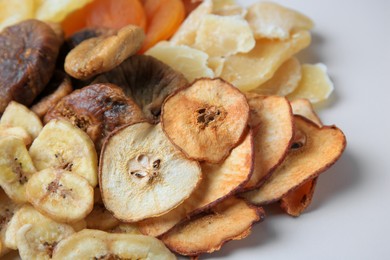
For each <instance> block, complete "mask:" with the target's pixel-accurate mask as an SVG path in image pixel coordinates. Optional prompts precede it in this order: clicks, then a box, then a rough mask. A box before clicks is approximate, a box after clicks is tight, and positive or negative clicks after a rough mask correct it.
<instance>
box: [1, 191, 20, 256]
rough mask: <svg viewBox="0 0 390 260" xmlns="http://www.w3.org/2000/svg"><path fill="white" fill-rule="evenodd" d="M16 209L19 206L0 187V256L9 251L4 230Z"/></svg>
mask: <svg viewBox="0 0 390 260" xmlns="http://www.w3.org/2000/svg"><path fill="white" fill-rule="evenodd" d="M18 209H19V206H18V205H17V204H16V203H14V202H13V201H12V200H11V199H10V198H9V197H8V196H7V195H6V194H5V192H4V191H3V190H2V189H0V220H1V221H0V257H1V256H3V255H5V254H7V253H8V252H9V251H10V249H9V248H8V247H7V246H6V245H5V232H6V231H7V229H8V225H9V222H10V221H11V218H12V217H13V215H14V213H15V212H16V211H17V210H18Z"/></svg>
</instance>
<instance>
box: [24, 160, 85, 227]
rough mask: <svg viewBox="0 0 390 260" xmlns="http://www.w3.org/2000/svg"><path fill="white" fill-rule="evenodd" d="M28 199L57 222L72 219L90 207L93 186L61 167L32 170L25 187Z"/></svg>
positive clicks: (83, 214) (74, 219)
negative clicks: (32, 173) (38, 170)
mask: <svg viewBox="0 0 390 260" xmlns="http://www.w3.org/2000/svg"><path fill="white" fill-rule="evenodd" d="M26 193H27V197H28V200H29V202H30V203H31V204H32V205H33V206H34V207H35V208H36V209H37V210H38V211H40V212H41V213H42V214H44V215H47V216H49V217H50V218H52V219H53V220H55V221H58V222H75V221H78V220H81V219H83V218H84V217H86V216H87V215H88V214H89V212H91V211H92V207H93V188H92V187H91V185H89V183H88V181H87V180H86V179H84V178H83V177H81V176H79V175H77V174H75V173H72V172H68V171H65V170H62V169H53V168H49V169H45V170H43V171H40V172H38V173H36V174H35V175H34V176H33V177H32V178H31V179H30V181H29V182H28V185H27V189H26Z"/></svg>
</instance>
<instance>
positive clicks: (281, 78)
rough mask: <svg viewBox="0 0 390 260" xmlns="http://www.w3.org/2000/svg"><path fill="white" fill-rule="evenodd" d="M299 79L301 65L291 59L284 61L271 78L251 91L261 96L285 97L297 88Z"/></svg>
mask: <svg viewBox="0 0 390 260" xmlns="http://www.w3.org/2000/svg"><path fill="white" fill-rule="evenodd" d="M301 78H302V72H301V64H300V63H299V61H298V59H297V58H295V57H293V58H290V59H288V60H287V61H285V62H284V63H283V64H282V65H281V66H280V67H279V68H278V69H277V71H275V74H274V75H273V76H272V78H270V79H269V80H267V81H266V82H264V83H263V84H261V85H260V86H259V87H258V88H255V89H254V90H252V91H253V92H256V93H258V94H262V95H279V96H286V95H288V94H290V93H291V92H293V91H294V90H295V89H296V88H297V87H298V84H299V81H300V80H301Z"/></svg>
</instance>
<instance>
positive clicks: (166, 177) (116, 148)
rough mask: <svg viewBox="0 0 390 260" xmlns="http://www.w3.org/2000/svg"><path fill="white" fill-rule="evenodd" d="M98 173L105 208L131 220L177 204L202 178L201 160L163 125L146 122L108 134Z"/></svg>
mask: <svg viewBox="0 0 390 260" xmlns="http://www.w3.org/2000/svg"><path fill="white" fill-rule="evenodd" d="M99 173H100V174H99V184H100V189H101V191H102V198H103V202H104V204H105V206H106V208H107V209H108V210H109V211H111V212H113V214H114V216H115V217H116V218H118V219H121V220H123V221H127V222H135V221H139V220H142V219H145V218H150V217H154V216H159V215H162V214H164V213H166V212H168V211H169V210H171V209H173V208H175V207H176V206H178V205H179V204H180V203H181V202H183V200H185V199H186V198H187V197H188V196H189V195H190V194H191V193H192V191H193V190H194V189H195V188H196V186H197V185H198V182H199V181H200V179H201V169H200V166H199V164H198V163H197V162H195V161H191V160H188V159H187V158H186V157H185V155H184V154H182V153H181V152H180V151H179V150H178V149H176V148H175V146H174V145H173V144H172V143H171V142H170V141H169V140H168V138H167V137H166V136H165V134H164V133H163V131H162V129H161V125H160V124H158V125H155V126H154V125H151V124H149V123H145V122H144V123H138V124H134V125H130V126H125V127H122V128H120V129H118V130H117V131H115V132H113V133H112V134H111V135H110V136H109V137H108V138H107V140H106V142H105V144H104V146H103V150H102V154H101V160H100V169H99Z"/></svg>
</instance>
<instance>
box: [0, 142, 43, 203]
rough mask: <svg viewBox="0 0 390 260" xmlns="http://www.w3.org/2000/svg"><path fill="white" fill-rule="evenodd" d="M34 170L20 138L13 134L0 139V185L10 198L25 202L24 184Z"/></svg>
mask: <svg viewBox="0 0 390 260" xmlns="http://www.w3.org/2000/svg"><path fill="white" fill-rule="evenodd" d="M35 172H36V169H35V167H34V164H33V161H32V160H31V157H30V155H29V153H28V151H27V149H26V146H25V145H24V143H23V141H22V140H21V139H19V138H16V137H13V136H8V137H3V138H1V139H0V186H1V187H2V188H3V189H4V191H5V193H6V194H7V195H8V196H9V197H10V198H11V199H12V200H14V201H15V202H17V203H25V202H27V196H26V185H27V183H28V181H29V180H30V178H31V177H32V176H33V174H35Z"/></svg>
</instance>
